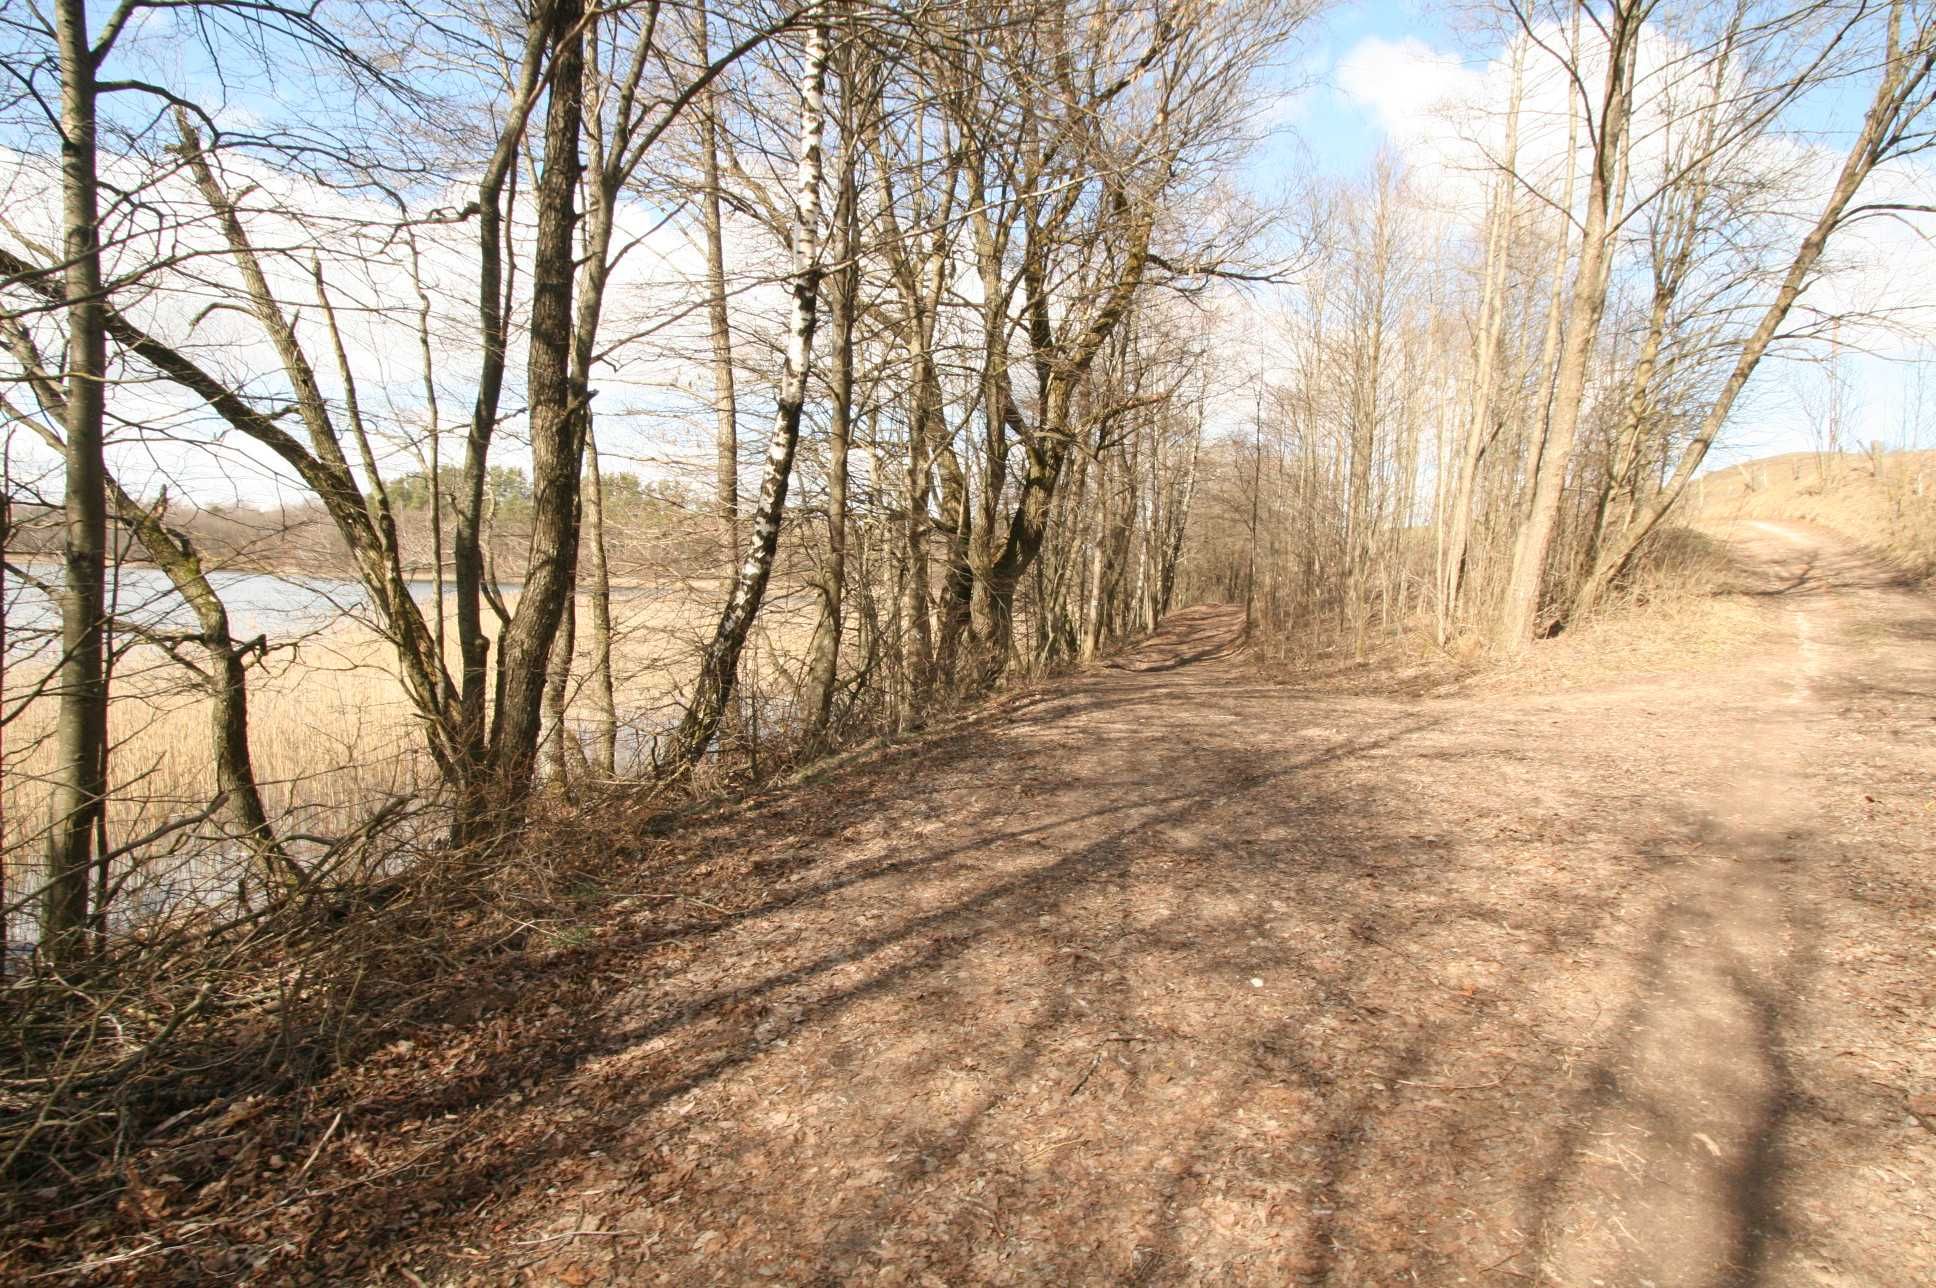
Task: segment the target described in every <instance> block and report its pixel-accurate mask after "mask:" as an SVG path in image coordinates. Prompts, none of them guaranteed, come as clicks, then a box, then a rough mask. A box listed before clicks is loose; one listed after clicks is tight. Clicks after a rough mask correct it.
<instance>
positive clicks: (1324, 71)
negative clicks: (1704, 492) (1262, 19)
mask: <svg viewBox="0 0 1936 1288" xmlns="http://www.w3.org/2000/svg"><path fill="white" fill-rule="evenodd" d="M1372 44H1382V45H1385V46H1399V47H1404V48H1399V49H1390V48H1388V49H1386V50H1384V51H1382V54H1383V55H1385V56H1381V57H1379V58H1375V59H1370V60H1364V59H1362V58H1361V62H1360V66H1359V67H1358V68H1356V69H1355V76H1356V83H1355V85H1353V86H1352V87H1349V88H1348V87H1347V86H1346V85H1345V84H1343V83H1341V82H1342V81H1343V80H1344V79H1346V78H1345V77H1344V76H1342V75H1341V72H1342V71H1343V69H1344V65H1345V63H1346V62H1347V60H1348V59H1350V58H1351V56H1352V55H1353V53H1354V52H1357V53H1359V54H1360V55H1362V54H1364V52H1365V51H1366V49H1367V48H1368V46H1370V45H1372ZM1498 47H1499V38H1498V36H1497V35H1496V33H1494V32H1490V31H1485V30H1481V29H1478V28H1477V26H1476V25H1474V24H1468V23H1463V22H1461V21H1460V19H1459V15H1458V10H1457V8H1456V6H1455V5H1453V4H1449V3H1419V2H1418V0H1396V2H1385V3H1379V2H1376V0H1367V2H1362V3H1342V4H1336V5H1333V6H1332V7H1331V8H1330V9H1329V10H1328V11H1326V12H1325V13H1323V14H1321V15H1320V16H1319V17H1318V18H1317V19H1316V20H1315V21H1314V22H1313V23H1312V24H1311V25H1310V27H1309V28H1308V29H1307V30H1306V32H1305V33H1304V34H1303V36H1302V37H1301V38H1300V39H1299V40H1298V41H1297V42H1295V43H1294V44H1293V46H1292V47H1291V48H1290V49H1289V50H1288V51H1287V53H1286V55H1285V57H1284V59H1283V61H1282V63H1281V64H1280V66H1279V67H1278V68H1276V69H1275V70H1274V71H1273V72H1272V73H1271V74H1270V76H1269V77H1268V78H1267V79H1266V81H1265V83H1264V85H1263V86H1262V87H1260V88H1261V90H1262V95H1261V96H1260V102H1259V103H1258V105H1257V107H1258V111H1259V113H1260V118H1259V121H1258V124H1259V125H1261V126H1264V127H1266V128H1267V129H1268V130H1269V135H1268V137H1267V138H1266V140H1265V142H1264V143H1263V145H1262V146H1261V147H1260V148H1259V149H1258V151H1257V153H1256V156H1255V159H1254V161H1253V163H1252V181H1253V183H1254V184H1255V186H1256V187H1257V188H1258V189H1259V190H1260V191H1261V192H1262V193H1263V194H1266V195H1268V196H1272V197H1281V198H1285V199H1295V193H1296V190H1297V188H1298V186H1299V185H1300V184H1301V183H1303V182H1305V181H1307V180H1309V179H1313V178H1315V179H1318V180H1325V179H1333V180H1336V179H1343V180H1349V179H1353V178H1356V177H1358V176H1361V175H1363V174H1364V173H1365V172H1366V171H1367V170H1368V169H1369V167H1370V166H1371V164H1372V162H1373V161H1374V159H1375V158H1376V157H1377V155H1378V153H1379V150H1380V149H1381V148H1384V147H1387V146H1391V147H1392V148H1393V150H1394V151H1402V148H1401V147H1400V141H1399V140H1395V139H1393V138H1392V137H1391V136H1390V135H1389V134H1388V133H1387V123H1386V121H1385V119H1384V118H1383V116H1382V115H1381V111H1380V104H1381V103H1382V104H1385V105H1387V106H1388V107H1389V106H1392V105H1403V107H1405V108H1407V109H1411V110H1420V109H1423V108H1424V107H1425V100H1427V99H1429V98H1430V97H1431V96H1432V95H1433V93H1434V88H1433V81H1432V79H1431V77H1432V75H1433V74H1443V75H1445V76H1449V77H1454V78H1456V77H1457V75H1458V72H1457V68H1458V67H1461V66H1462V67H1464V68H1466V69H1469V70H1470V71H1473V72H1477V71H1479V70H1481V69H1483V68H1484V67H1485V66H1486V64H1487V63H1488V62H1489V61H1490V58H1491V55H1492V53H1493V52H1494V51H1495V50H1497V49H1498ZM1393 55H1399V56H1393ZM1367 65H1369V66H1372V67H1376V68H1380V69H1382V68H1384V67H1385V66H1387V65H1390V66H1392V67H1394V68H1398V69H1404V68H1407V67H1410V68H1412V69H1413V71H1412V74H1413V75H1414V76H1416V77H1417V78H1418V79H1417V80H1416V82H1415V83H1413V84H1410V85H1403V86H1383V85H1378V84H1371V85H1367V84H1365V83H1364V80H1363V78H1364V75H1365V67H1366V66H1367ZM1392 74H1395V75H1402V74H1405V72H1404V71H1402V70H1398V71H1394V72H1393V73H1392ZM1353 88H1355V89H1356V90H1357V93H1355V94H1354V93H1353V92H1352V89H1353ZM1280 96H1281V97H1280ZM1866 96H1867V83H1866V81H1865V82H1863V83H1861V84H1841V85H1837V86H1834V87H1831V88H1825V89H1821V90H1818V91H1816V92H1815V93H1814V94H1812V95H1811V96H1810V99H1809V102H1810V104H1811V105H1812V106H1811V109H1810V111H1809V114H1808V118H1805V119H1809V118H1814V117H1819V118H1820V122H1821V125H1822V126H1824V127H1841V126H1843V125H1845V124H1846V122H1848V121H1849V120H1851V119H1853V118H1854V117H1856V116H1859V114H1860V112H1861V109H1862V106H1863V103H1862V101H1861V100H1864V99H1866ZM1408 99H1410V100H1412V101H1411V102H1409V103H1407V102H1406V100H1408ZM1839 135H1840V129H1839V128H1823V129H1819V131H1818V132H1817V134H1816V142H1817V143H1819V144H1821V145H1824V146H1827V147H1829V148H1832V149H1835V150H1836V151H1838V152H1839V150H1840V146H1841V144H1842V138H1841V137H1839ZM1918 303H1920V301H1918ZM1886 347H1888V348H1890V349H1892V350H1893V353H1892V354H1891V355H1889V356H1876V355H1872V354H1864V353H1861V352H1857V351H1848V352H1844V353H1843V355H1842V358H1841V361H1842V363H1843V364H1844V371H1845V373H1846V375H1845V380H1846V382H1847V384H1848V386H1849V387H1850V390H1851V394H1852V401H1853V404H1854V405H1853V407H1851V408H1850V412H1851V415H1850V420H1851V421H1852V425H1851V431H1852V432H1851V433H1850V434H1849V437H1850V438H1851V439H1852V440H1854V441H1852V442H1851V443H1850V444H1849V446H1850V447H1851V448H1853V447H1858V446H1863V445H1866V444H1867V443H1868V441H1870V440H1871V439H1876V438H1879V439H1882V440H1883V441H1885V442H1886V443H1889V444H1890V445H1896V444H1899V443H1900V444H1904V445H1909V444H1922V443H1926V442H1928V441H1936V426H1932V427H1931V428H1928V429H1920V430H1919V429H1917V428H1915V427H1914V425H1913V422H1915V421H1916V420H1917V419H1919V417H1918V415H1917V411H1918V409H1919V407H1920V403H1921V401H1922V400H1921V399H1919V398H1918V397H1917V396H1916V395H1915V394H1914V387H1915V385H1916V383H1917V379H1918V368H1919V367H1921V368H1922V369H1923V370H1924V371H1925V372H1926V371H1927V367H1928V364H1927V363H1924V362H1918V361H1916V360H1915V357H1914V356H1912V355H1919V354H1921V353H1924V352H1926V350H1925V349H1921V348H1919V347H1915V346H1910V345H1906V344H1904V343H1902V342H1901V341H1900V339H1898V340H1897V341H1895V342H1891V343H1888V344H1887V345H1886ZM1925 379H1928V377H1926V376H1925ZM1825 385H1826V381H1825V379H1824V378H1823V375H1822V372H1821V371H1820V370H1819V369H1818V368H1817V367H1815V366H1814V365H1812V364H1811V363H1808V362H1805V361H1803V362H1797V361H1791V360H1787V359H1784V358H1782V357H1779V356H1776V355H1770V357H1769V358H1768V359H1767V360H1765V361H1764V362H1763V364H1762V366H1761V369H1760V370H1759V371H1758V372H1757V373H1756V376H1755V380H1754V382H1753V384H1752V385H1751V386H1750V389H1749V392H1748V394H1747V396H1746V397H1745V398H1744V399H1743V403H1742V405H1741V406H1740V407H1739V408H1738V409H1737V412H1736V415H1735V417H1734V421H1733V423H1732V424H1731V425H1730V426H1729V428H1728V430H1727V431H1726V432H1725V433H1724V434H1723V436H1722V439H1721V441H1720V442H1719V443H1718V444H1717V445H1716V449H1715V451H1714V452H1713V453H1711V454H1710V457H1709V461H1710V468H1715V467H1720V466H1724V465H1726V464H1728V463H1731V462H1733V461H1738V460H1745V459H1752V458H1755V457H1759V456H1766V455H1770V454H1774V453H1780V452H1791V451H1800V450H1805V449H1808V448H1811V447H1812V446H1813V445H1814V439H1815V435H1814V433H1813V431H1812V429H1811V420H1812V415H1811V411H1810V408H1811V407H1814V406H1816V405H1819V403H1820V402H1821V400H1822V397H1823V391H1824V387H1825Z"/></svg>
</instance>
